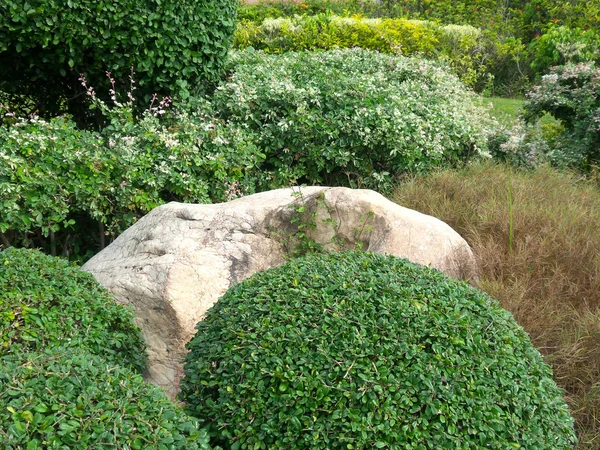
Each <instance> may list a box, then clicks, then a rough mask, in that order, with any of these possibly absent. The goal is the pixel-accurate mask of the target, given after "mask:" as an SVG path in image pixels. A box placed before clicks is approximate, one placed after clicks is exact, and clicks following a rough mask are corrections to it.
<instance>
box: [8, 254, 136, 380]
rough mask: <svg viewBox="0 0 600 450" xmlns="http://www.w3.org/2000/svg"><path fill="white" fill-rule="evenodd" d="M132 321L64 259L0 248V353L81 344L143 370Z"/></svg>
mask: <svg viewBox="0 0 600 450" xmlns="http://www.w3.org/2000/svg"><path fill="white" fill-rule="evenodd" d="M132 319H133V315H132V313H131V312H130V311H129V310H128V309H126V308H125V307H123V306H122V305H119V304H117V303H116V302H115V301H114V300H113V299H112V297H111V296H110V294H109V293H108V292H107V291H106V290H105V289H104V288H102V287H101V286H100V285H99V284H98V282H97V281H96V280H95V279H94V277H93V276H92V275H91V274H89V273H86V272H82V271H81V270H79V269H78V268H77V267H75V266H73V265H71V264H69V263H68V262H67V261H65V260H63V259H60V258H55V257H51V256H46V255H43V254H42V253H40V252H39V251H37V250H26V249H14V248H10V249H8V250H4V251H2V252H0V356H3V355H17V356H19V355H20V354H21V353H22V352H25V351H36V350H43V349H44V348H49V347H55V346H57V345H62V346H65V347H67V348H75V347H85V348H86V349H87V350H88V351H90V352H91V353H94V354H97V355H100V356H102V357H103V358H104V359H105V360H106V361H107V362H109V363H111V364H120V365H123V366H128V367H131V368H133V369H135V370H137V371H140V372H141V371H142V370H143V369H144V368H145V363H146V352H145V344H144V340H143V338H142V334H141V332H140V329H139V328H138V327H137V326H135V325H134V324H133V321H132Z"/></svg>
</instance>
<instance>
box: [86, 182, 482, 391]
mask: <svg viewBox="0 0 600 450" xmlns="http://www.w3.org/2000/svg"><path fill="white" fill-rule="evenodd" d="M302 206H304V209H302V208H301V207H302ZM301 211H303V212H301ZM299 224H300V225H301V226H302V225H304V227H303V230H308V232H309V234H310V239H311V240H313V241H314V242H316V243H318V244H320V245H322V246H323V247H324V248H325V249H328V250H342V249H354V248H357V247H359V248H360V249H362V250H365V251H370V252H377V253H384V254H391V255H395V256H400V257H404V258H408V259H409V260H411V261H413V262H417V263H421V264H424V265H431V266H432V267H434V268H436V269H439V270H441V271H442V272H445V273H446V274H448V275H450V276H452V277H457V278H465V279H468V278H470V277H473V276H475V274H476V264H475V260H474V257H473V254H472V252H471V249H470V248H469V246H468V244H467V243H466V242H465V241H464V239H463V238H461V237H460V236H459V235H458V234H457V233H456V232H455V231H454V230H453V229H452V228H450V227H449V226H448V225H447V224H445V223H444V222H442V221H440V220H438V219H436V218H434V217H431V216H427V215H424V214H421V213H419V212H417V211H413V210H410V209H407V208H403V207H402V206H399V205H397V204H395V203H393V202H391V201H389V200H387V199H386V198H384V197H383V196H381V195H380V194H378V193H376V192H373V191H369V190H353V189H348V188H327V187H305V188H302V189H299V188H294V189H280V190H275V191H270V192H264V193H260V194H255V195H250V196H247V197H242V198H239V199H236V200H233V201H231V202H228V203H221V204H214V205H195V204H182V203H169V204H166V205H163V206H160V207H158V208H156V209H154V210H153V211H152V212H150V213H149V214H148V215H146V216H145V217H143V218H142V219H140V220H139V221H138V222H137V223H136V224H135V225H133V226H132V227H131V228H129V229H128V230H126V231H125V232H124V233H123V234H121V235H120V236H119V237H118V238H117V239H116V240H115V241H114V242H113V243H112V244H111V245H109V246H108V247H107V248H106V249H104V250H103V251H102V252H100V253H99V254H97V255H96V256H94V257H93V258H92V259H91V260H90V261H88V262H87V263H86V264H85V265H84V266H83V269H84V270H87V271H89V272H91V273H92V274H93V275H94V276H95V277H96V279H97V280H98V281H99V282H100V283H101V284H103V285H104V286H105V287H107V288H108V289H109V290H110V291H112V293H113V294H114V296H115V297H116V299H117V301H118V302H120V303H123V304H126V305H132V306H133V307H134V309H135V312H136V314H137V318H136V321H137V324H138V325H139V326H140V327H141V328H142V332H143V334H144V337H145V339H146V342H147V344H148V355H149V370H148V374H147V377H146V378H147V380H148V381H150V382H152V383H155V384H157V385H159V386H161V387H163V388H164V389H165V390H166V392H167V393H168V394H169V395H170V396H172V397H173V396H175V394H176V393H177V391H178V386H179V381H180V379H181V377H182V375H183V369H182V367H183V365H182V360H183V358H184V357H185V354H186V350H185V344H186V343H187V342H188V341H189V340H190V338H191V337H192V336H193V335H194V333H195V325H196V323H197V322H198V321H199V320H201V319H202V316H203V315H204V313H205V312H206V310H208V309H209V308H210V307H211V306H212V305H213V304H214V303H215V302H216V301H217V299H218V298H219V297H220V296H221V295H222V294H224V293H225V291H227V289H229V287H231V286H232V285H233V284H235V283H238V282H240V281H242V280H243V279H245V278H247V277H249V276H250V275H252V274H254V273H256V272H260V271H264V270H267V269H269V268H271V267H274V266H277V265H280V264H282V263H284V262H285V260H286V255H289V254H290V253H291V252H293V251H294V249H296V248H297V247H298V246H299V245H301V244H302V240H298V239H297V236H298V233H297V231H298V225H299ZM311 224H312V226H310V225H311ZM305 241H306V240H305Z"/></svg>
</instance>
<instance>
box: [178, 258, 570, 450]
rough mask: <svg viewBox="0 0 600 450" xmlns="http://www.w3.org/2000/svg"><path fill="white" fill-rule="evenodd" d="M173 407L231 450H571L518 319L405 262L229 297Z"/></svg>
mask: <svg viewBox="0 0 600 450" xmlns="http://www.w3.org/2000/svg"><path fill="white" fill-rule="evenodd" d="M197 329H198V332H197V335H196V336H195V338H194V339H193V340H192V341H191V342H190V343H189V344H188V349H189V350H190V352H189V354H188V355H187V358H186V364H185V377H184V379H183V380H182V384H181V388H182V391H181V399H182V400H183V401H185V402H186V403H187V411H188V412H189V413H190V414H191V415H194V416H196V417H198V418H199V419H200V421H201V423H202V424H203V425H206V426H208V427H209V430H210V433H211V436H212V443H213V444H219V445H222V446H223V447H224V448H231V449H238V448H241V449H246V448H256V449H259V448H260V449H275V448H286V449H337V448H340V449H342V448H343V449H367V448H368V449H371V448H390V449H436V450H437V449H442V448H443V449H451V448H453V449H483V448H486V449H498V450H500V449H502V450H506V449H511V448H514V449H548V450H550V449H552V450H557V449H570V448H573V446H574V444H575V442H576V438H575V434H574V431H573V419H572V418H571V416H570V415H569V412H568V409H567V406H566V404H565V402H564V401H563V399H562V397H561V391H560V390H559V389H558V388H557V386H556V384H555V383H554V381H553V380H552V372H551V369H550V367H549V366H548V365H546V364H545V363H544V362H543V361H542V358H541V356H540V354H539V352H538V351H537V350H536V349H535V348H534V347H533V346H532V344H531V342H530V340H529V337H528V336H527V334H526V333H525V332H524V331H523V329H522V328H521V327H520V326H519V325H518V324H517V323H516V322H515V321H514V319H513V317H512V315H511V314H510V313H509V312H507V311H505V310H503V309H501V308H500V307H499V305H498V303H497V302H496V301H494V300H492V299H491V298H490V297H488V296H487V295H486V294H484V293H482V292H480V291H478V290H477V289H474V288H472V287H471V286H469V285H468V284H466V283H464V282H461V281H457V280H454V279H451V278H449V277H447V276H446V275H444V274H442V273H440V272H438V271H436V270H433V269H428V268H425V267H423V266H419V265H417V264H413V263H410V262H408V261H406V260H404V259H399V258H395V257H391V256H382V255H377V254H370V253H356V252H350V253H334V254H321V255H316V256H310V257H305V258H301V259H297V260H293V261H291V262H289V263H287V264H285V265H283V266H280V267H277V268H274V269H271V270H268V271H266V272H263V273H259V274H256V275H254V276H252V277H250V278H249V279H247V280H245V281H243V282H242V283H240V284H238V285H236V286H235V287H233V288H232V289H230V290H229V291H228V292H227V293H226V294H225V295H224V296H223V297H222V298H221V299H220V300H219V301H218V302H217V303H216V304H215V306H214V307H213V308H212V309H211V310H210V311H208V313H207V314H206V318H205V319H204V321H202V322H200V323H198V325H197Z"/></svg>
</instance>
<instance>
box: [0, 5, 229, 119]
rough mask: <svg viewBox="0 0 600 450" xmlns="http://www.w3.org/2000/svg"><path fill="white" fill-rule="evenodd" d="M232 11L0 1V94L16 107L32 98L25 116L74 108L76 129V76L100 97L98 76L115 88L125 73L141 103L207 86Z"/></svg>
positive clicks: (216, 71) (223, 52)
mask: <svg viewBox="0 0 600 450" xmlns="http://www.w3.org/2000/svg"><path fill="white" fill-rule="evenodd" d="M236 10H237V1H236V0H223V1H220V2H219V3H218V4H216V3H215V2H213V1H209V0H194V1H187V0H186V1H180V0H177V1H171V0H143V1H138V0H136V1H132V0H109V1H105V2H102V3H98V2H96V1H93V0H79V1H76V2H71V1H68V2H66V3H65V2H60V1H55V0H33V1H29V2H21V1H13V0H7V1H3V2H2V3H0V64H2V65H3V66H5V69H4V70H3V71H2V73H1V75H0V91H3V92H5V93H8V94H15V95H14V96H13V97H12V100H13V102H17V103H19V100H20V99H25V100H26V101H25V102H24V103H23V102H21V104H19V105H18V106H19V107H25V106H27V105H28V103H29V101H30V100H31V99H33V105H32V106H31V107H30V108H29V109H33V111H31V110H30V111H29V112H37V113H38V114H44V115H55V114H57V113H59V112H61V111H63V110H64V109H65V107H67V108H69V107H70V106H73V105H76V106H78V109H77V110H76V112H77V115H76V117H74V118H75V119H76V120H78V122H79V123H80V124H81V123H86V121H85V120H84V119H85V118H86V117H85V116H86V114H87V113H86V109H87V108H86V105H85V102H83V103H84V104H83V105H81V103H82V102H81V100H86V96H85V95H82V94H84V93H85V90H84V89H83V88H82V86H81V83H80V81H79V78H80V74H82V73H83V74H85V76H86V78H87V79H88V81H89V82H90V84H91V85H92V86H95V87H96V88H98V90H99V92H102V93H104V92H108V90H109V89H110V88H111V84H110V82H109V80H107V79H106V76H105V72H106V71H108V72H110V73H111V74H112V78H113V79H114V80H117V82H119V83H122V85H121V87H122V86H123V85H124V86H128V85H129V82H130V78H129V76H131V75H133V73H132V70H133V71H135V80H136V82H137V93H136V95H139V96H140V97H141V98H145V99H146V100H149V99H150V97H151V96H152V95H153V94H159V95H176V94H179V95H184V94H185V93H186V91H188V90H190V89H192V88H198V87H202V88H205V87H208V86H209V85H210V84H211V83H212V84H214V83H216V82H217V81H218V80H219V79H220V77H221V76H222V69H223V63H224V61H225V58H226V56H227V52H228V51H229V48H230V46H231V38H232V35H233V31H234V29H235V20H236ZM100 88H102V89H100ZM119 90H120V89H119ZM70 109H71V111H73V107H70Z"/></svg>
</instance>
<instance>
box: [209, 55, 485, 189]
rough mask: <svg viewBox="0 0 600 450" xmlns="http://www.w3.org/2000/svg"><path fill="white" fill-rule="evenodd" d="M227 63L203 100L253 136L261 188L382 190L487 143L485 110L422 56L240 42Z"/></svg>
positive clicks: (459, 161) (468, 154)
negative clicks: (224, 75)
mask: <svg viewBox="0 0 600 450" xmlns="http://www.w3.org/2000/svg"><path fill="white" fill-rule="evenodd" d="M232 70H233V73H232V75H231V77H230V78H229V79H228V80H227V81H226V82H224V83H222V84H221V85H220V86H219V88H218V89H217V90H216V92H215V94H214V96H213V97H212V98H211V99H210V102H211V104H212V107H213V108H214V111H215V113H216V114H217V115H218V117H220V118H221V119H223V120H225V121H227V122H229V123H231V124H234V125H238V126H240V127H241V126H247V127H248V128H249V130H250V131H252V132H253V133H254V134H255V135H256V145H257V146H258V147H259V148H260V151H261V153H262V154H264V155H265V161H264V162H263V163H262V164H261V170H262V171H263V172H264V173H265V177H263V180H262V182H261V186H260V188H261V190H266V189H270V188H274V187H281V186H287V185H289V184H291V183H296V182H300V183H307V184H328V185H350V186H354V187H357V186H363V187H377V188H380V189H385V188H386V186H389V183H390V181H391V179H392V177H393V176H395V175H397V174H399V173H403V172H407V171H417V172H418V171H426V170H428V169H430V168H432V167H435V166H440V165H452V164H462V163H464V161H465V160H466V159H468V158H469V157H475V156H477V155H478V154H479V153H480V152H482V151H484V150H485V148H486V134H487V129H486V124H487V123H486V114H485V111H484V110H483V109H478V108H476V107H475V106H474V105H473V102H472V99H473V97H472V94H470V93H469V92H468V91H467V90H466V89H465V88H464V87H463V85H462V84H461V83H460V82H459V81H458V80H457V79H456V78H455V77H453V76H452V75H450V74H448V73H447V72H446V71H444V70H442V69H441V68H439V67H437V66H435V65H434V64H431V63H428V62H426V61H423V60H417V59H408V58H403V57H399V56H393V55H383V54H379V53H375V52H369V51H366V50H361V49H352V50H333V51H328V52H319V53H312V52H299V53H294V52H290V53H285V54H282V55H268V54H264V53H262V52H257V51H254V50H252V49H246V50H244V51H241V52H235V53H234V54H233V55H232ZM265 178H266V179H265Z"/></svg>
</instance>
